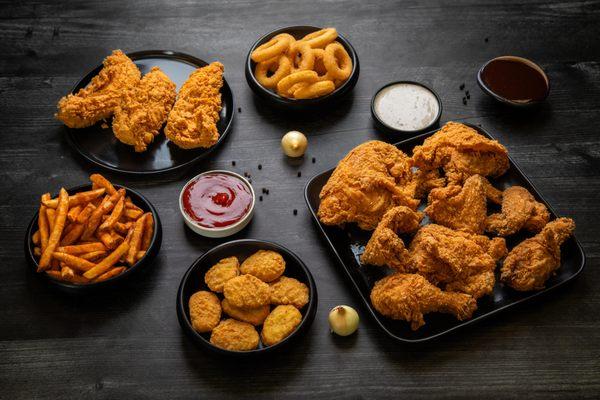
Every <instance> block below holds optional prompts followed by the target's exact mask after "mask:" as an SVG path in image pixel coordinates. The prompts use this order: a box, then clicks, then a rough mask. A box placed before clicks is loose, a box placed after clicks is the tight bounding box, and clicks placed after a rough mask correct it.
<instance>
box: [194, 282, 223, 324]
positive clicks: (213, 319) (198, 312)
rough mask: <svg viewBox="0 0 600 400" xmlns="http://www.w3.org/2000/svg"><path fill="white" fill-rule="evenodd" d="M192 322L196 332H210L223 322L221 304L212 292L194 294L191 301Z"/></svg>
mask: <svg viewBox="0 0 600 400" xmlns="http://www.w3.org/2000/svg"><path fill="white" fill-rule="evenodd" d="M188 307H189V309H190V320H191V321H192V326H193V327H194V330H195V331H196V332H200V333H203V332H210V331H212V330H213V329H214V327H215V326H217V325H218V324H219V321H220V320H221V302H220V301H219V298H218V297H217V296H216V295H215V294H214V293H211V292H207V291H200V292H196V293H194V294H193V295H192V296H191V297H190V300H189V303H188Z"/></svg>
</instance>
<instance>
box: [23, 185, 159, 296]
mask: <svg viewBox="0 0 600 400" xmlns="http://www.w3.org/2000/svg"><path fill="white" fill-rule="evenodd" d="M90 181H92V190H88V191H84V192H79V193H75V194H72V195H69V194H68V193H67V191H66V190H65V189H64V188H61V190H60V195H59V196H58V197H57V198H54V199H53V198H51V196H50V193H45V194H44V195H42V197H41V199H40V208H39V216H38V220H37V223H38V227H37V230H36V231H35V232H34V233H33V234H32V237H31V241H32V243H33V253H34V256H35V257H36V258H37V259H38V272H44V273H45V274H46V275H47V276H48V277H50V278H52V279H55V280H59V281H63V282H68V283H73V284H77V285H85V284H90V283H95V282H101V281H106V280H108V279H111V278H113V277H115V276H118V275H120V274H122V273H123V272H124V271H126V270H127V268H130V267H131V266H133V265H135V263H137V262H138V261H139V260H140V259H141V258H143V257H144V255H145V254H146V252H147V251H148V248H149V246H150V243H151V241H152V238H153V236H154V218H153V217H152V214H151V213H144V211H143V210H142V209H141V208H140V207H139V206H137V205H135V204H134V203H133V202H132V200H131V198H130V197H128V196H127V193H126V191H125V189H122V188H121V189H118V190H117V189H116V188H115V187H114V186H113V184H112V183H110V182H109V181H108V180H107V179H106V178H105V177H103V176H102V175H100V174H93V175H91V176H90Z"/></svg>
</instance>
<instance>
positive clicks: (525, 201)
mask: <svg viewBox="0 0 600 400" xmlns="http://www.w3.org/2000/svg"><path fill="white" fill-rule="evenodd" d="M549 219H550V213H549V212H548V209H547V208H546V206H545V205H544V204H542V203H540V202H537V201H536V200H535V197H533V195H532V194H531V193H529V191H528V190H527V189H525V188H524V187H521V186H511V187H509V188H508V189H506V190H505V191H504V193H503V194H502V212H500V213H497V214H492V215H490V216H489V217H487V220H486V221H485V230H486V231H487V232H491V233H495V234H496V235H499V236H508V235H512V234H514V233H517V232H518V231H520V230H521V229H522V228H525V229H527V230H528V231H530V232H536V233H537V232H539V231H541V230H542V228H543V227H544V225H546V224H547V223H548V220H549Z"/></svg>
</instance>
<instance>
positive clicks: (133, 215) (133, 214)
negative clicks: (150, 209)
mask: <svg viewBox="0 0 600 400" xmlns="http://www.w3.org/2000/svg"><path fill="white" fill-rule="evenodd" d="M143 213H144V212H143V211H142V210H134V209H132V208H127V209H125V212H124V213H123V215H125V217H126V218H129V219H134V220H137V219H139V218H140V217H141V216H142V214H143Z"/></svg>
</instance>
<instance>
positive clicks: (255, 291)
mask: <svg viewBox="0 0 600 400" xmlns="http://www.w3.org/2000/svg"><path fill="white" fill-rule="evenodd" d="M223 295H224V296H225V298H226V299H227V300H229V302H230V303H231V304H232V305H233V306H235V307H240V308H256V307H261V306H265V305H267V304H269V302H270V301H271V290H270V289H269V285H267V284H266V283H265V282H263V281H261V280H260V279H258V278H257V277H255V276H252V275H247V274H245V275H240V276H237V277H235V278H233V279H230V280H228V281H227V282H225V285H224V286H223Z"/></svg>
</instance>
